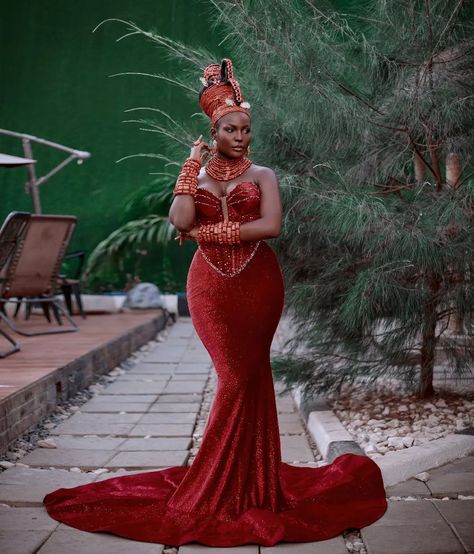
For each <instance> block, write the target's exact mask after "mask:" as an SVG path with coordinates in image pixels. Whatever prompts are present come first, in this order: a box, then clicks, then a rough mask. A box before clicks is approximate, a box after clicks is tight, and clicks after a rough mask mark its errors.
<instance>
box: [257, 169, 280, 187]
mask: <svg viewBox="0 0 474 554" xmlns="http://www.w3.org/2000/svg"><path fill="white" fill-rule="evenodd" d="M252 169H253V170H254V171H255V175H256V177H257V179H258V183H259V184H261V183H274V185H276V186H278V178H277V176H276V174H275V172H274V171H273V169H272V168H271V167H265V166H264V165H256V164H254V165H253V168H252Z"/></svg>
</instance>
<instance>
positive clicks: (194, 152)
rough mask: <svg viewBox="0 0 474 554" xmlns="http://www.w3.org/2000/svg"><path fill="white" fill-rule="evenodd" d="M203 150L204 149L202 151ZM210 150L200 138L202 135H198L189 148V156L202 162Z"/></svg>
mask: <svg viewBox="0 0 474 554" xmlns="http://www.w3.org/2000/svg"><path fill="white" fill-rule="evenodd" d="M203 150H204V151H205V152H204V153H203ZM210 150H211V149H210V147H209V145H208V144H207V143H206V142H205V141H203V140H202V135H199V138H198V139H197V140H195V141H194V144H193V146H192V148H191V154H190V158H194V159H195V160H198V161H199V162H201V164H202V163H203V162H204V160H205V159H206V158H207V156H208V155H209V152H210Z"/></svg>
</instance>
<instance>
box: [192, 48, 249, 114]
mask: <svg viewBox="0 0 474 554" xmlns="http://www.w3.org/2000/svg"><path fill="white" fill-rule="evenodd" d="M201 80H202V83H203V85H204V87H205V88H204V90H203V92H202V93H201V97H200V99H199V103H200V105H201V108H202V109H203V111H204V113H205V114H206V115H207V116H208V117H209V118H210V120H211V124H212V125H215V123H216V121H217V120H218V119H220V118H221V117H222V116H224V115H226V114H228V113H230V112H243V113H246V114H247V115H248V116H249V117H250V112H249V111H248V108H250V104H249V103H248V102H244V98H243V96H242V92H241V90H240V85H239V83H238V81H237V80H236V79H235V78H234V68H233V65H232V60H230V59H229V58H224V59H223V60H222V62H221V64H220V65H219V64H217V63H211V64H209V65H208V66H207V67H206V68H205V69H204V73H203V77H202V79H201Z"/></svg>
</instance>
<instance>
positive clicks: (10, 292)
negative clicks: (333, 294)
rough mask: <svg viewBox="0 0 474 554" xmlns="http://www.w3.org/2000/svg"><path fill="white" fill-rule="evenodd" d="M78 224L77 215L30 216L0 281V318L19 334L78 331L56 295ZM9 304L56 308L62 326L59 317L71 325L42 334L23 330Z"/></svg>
mask: <svg viewBox="0 0 474 554" xmlns="http://www.w3.org/2000/svg"><path fill="white" fill-rule="evenodd" d="M9 217H14V215H12V214H11V216H9ZM75 225H76V218H75V217H74V216H64V215H37V214H31V215H30V216H29V219H28V222H27V224H26V227H25V230H24V232H23V236H22V237H21V239H20V240H18V241H17V243H16V248H15V249H14V251H13V253H12V254H11V255H10V258H9V260H8V263H7V264H6V266H5V268H4V274H3V275H2V277H1V278H0V318H1V319H2V320H3V321H5V323H6V324H7V325H8V326H9V327H10V328H11V329H13V330H14V331H15V332H17V333H19V334H21V335H24V336H34V335H47V334H56V333H67V332H72V331H77V329H78V327H77V325H76V323H75V322H74V321H73V319H72V318H71V317H70V316H69V314H68V313H67V312H66V310H64V309H63V308H62V306H61V305H60V304H59V303H58V302H57V301H56V299H55V296H54V294H55V288H56V283H57V278H58V272H59V268H60V266H61V262H62V260H63V257H64V253H65V251H66V248H67V246H68V244H69V241H70V238H71V235H72V232H73V230H74V228H75ZM2 229H3V228H2ZM7 302H14V303H16V304H18V303H19V302H26V303H27V305H28V304H36V303H39V304H41V305H44V306H45V307H46V310H45V313H46V314H47V313H48V308H49V307H52V308H53V311H54V312H55V314H57V320H58V323H60V325H62V322H61V320H60V317H59V314H62V315H63V316H64V317H65V318H66V320H67V321H68V322H69V324H70V326H69V327H67V328H64V329H57V328H56V329H43V330H40V331H26V330H22V329H19V328H18V327H17V326H16V325H15V323H14V322H13V321H12V319H11V318H10V317H9V316H8V314H7V311H6V309H5V305H6V303H7Z"/></svg>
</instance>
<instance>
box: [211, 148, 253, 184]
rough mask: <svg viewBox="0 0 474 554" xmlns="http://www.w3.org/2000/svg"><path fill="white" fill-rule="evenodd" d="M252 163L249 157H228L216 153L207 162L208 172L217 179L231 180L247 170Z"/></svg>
mask: <svg viewBox="0 0 474 554" xmlns="http://www.w3.org/2000/svg"><path fill="white" fill-rule="evenodd" d="M251 165H252V160H249V159H248V158H243V157H242V158H236V159H233V160H231V159H226V158H222V157H221V156H219V154H214V155H213V156H212V158H210V160H209V161H208V162H207V164H206V167H205V170H206V173H207V174H208V175H209V176H210V177H212V178H213V179H215V180H216V181H231V180H232V179H235V178H236V177H239V176H240V175H242V174H243V173H245V172H246V171H247V169H248V168H249V167H250V166H251Z"/></svg>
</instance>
